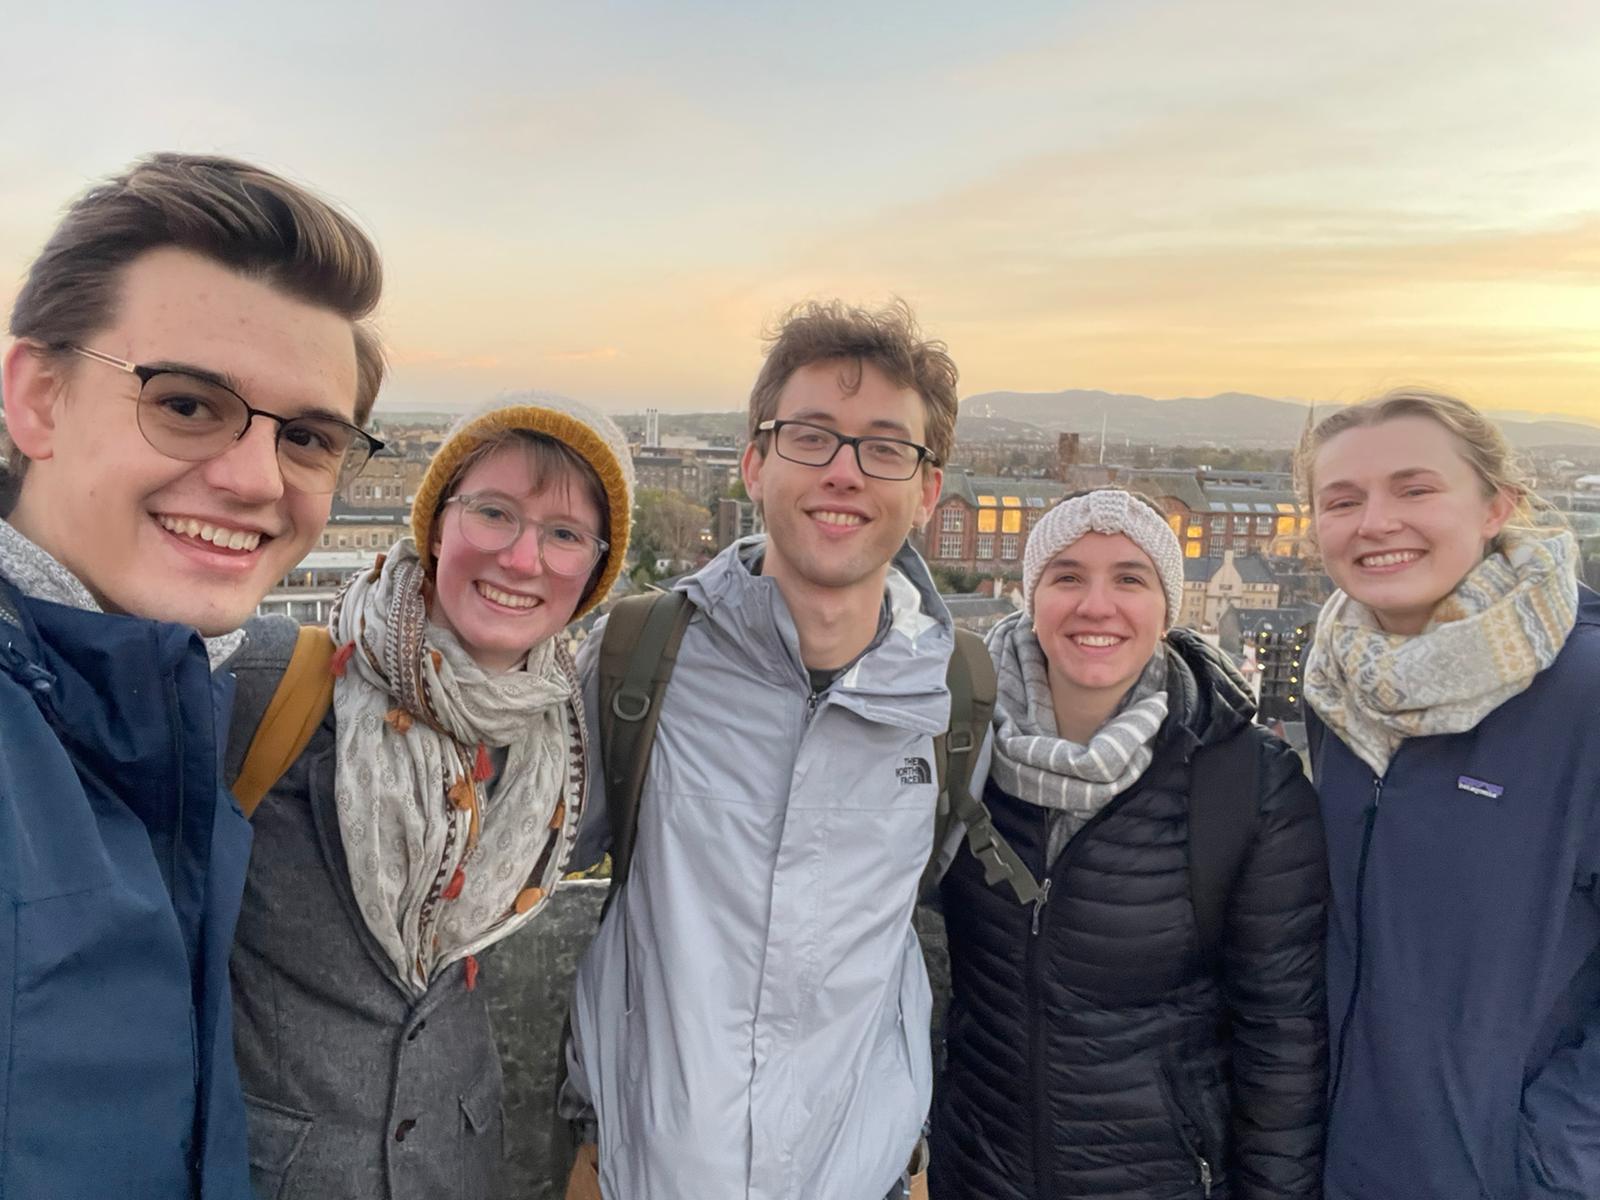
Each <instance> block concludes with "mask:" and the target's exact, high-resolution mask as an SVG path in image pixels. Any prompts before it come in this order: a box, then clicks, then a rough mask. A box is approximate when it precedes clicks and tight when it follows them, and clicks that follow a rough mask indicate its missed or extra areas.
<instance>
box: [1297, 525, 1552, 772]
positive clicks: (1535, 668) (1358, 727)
mask: <svg viewBox="0 0 1600 1200" xmlns="http://www.w3.org/2000/svg"><path fill="white" fill-rule="evenodd" d="M1577 564H1578V548H1577V542H1576V541H1575V540H1574V539H1573V537H1572V535H1571V534H1570V533H1567V532H1566V531H1565V530H1562V531H1559V532H1549V531H1542V532H1539V533H1529V534H1521V535H1517V536H1512V537H1511V538H1509V539H1508V541H1507V544H1506V548H1505V549H1504V550H1503V551H1497V552H1495V553H1492V554H1490V555H1489V556H1488V557H1486V558H1485V559H1484V560H1483V561H1482V562H1481V563H1479V564H1478V565H1477V566H1476V567H1474V568H1473V569H1472V571H1471V572H1470V573H1468V575H1467V577H1466V578H1465V579H1463V580H1462V581H1461V582H1460V583H1459V584H1457V585H1456V589H1455V591H1453V592H1451V593H1450V595H1448V596H1446V597H1445V598H1444V599H1443V600H1442V601H1440V603H1439V606H1438V607H1437V608H1436V609H1435V610H1434V613H1433V617H1432V618H1431V619H1430V620H1429V622H1428V626H1427V628H1425V629H1424V630H1423V631H1422V632H1421V633H1419V634H1417V635H1416V636H1414V637H1407V636H1404V635H1401V634H1393V633H1385V632H1384V631H1383V630H1382V629H1380V628H1378V625H1377V622H1376V620H1375V619H1374V618H1373V616H1372V613H1371V611H1370V610H1369V609H1368V608H1367V607H1366V606H1365V605H1363V604H1360V603H1358V602H1357V601H1355V600H1352V599H1351V598H1350V597H1349V596H1348V595H1346V594H1345V593H1344V592H1335V593H1334V594H1333V596H1332V597H1331V598H1330V599H1329V600H1328V603H1327V604H1326V605H1325V606H1324V607H1323V609H1322V615H1321V616H1320V617H1319V618H1318V620H1317V632H1316V637H1315V638H1314V639H1313V641H1312V645H1311V652H1310V654H1309V655H1308V656H1307V660H1306V680H1305V694H1306V700H1307V701H1309V702H1310V704H1311V707H1312V708H1314V709H1316V712H1317V715H1318V716H1319V717H1321V718H1322V719H1323V721H1325V722H1326V723H1327V725H1328V727H1329V728H1330V729H1332V730H1333V731H1334V732H1335V733H1337V734H1338V735H1339V737H1340V738H1341V739H1342V740H1343V741H1344V743H1345V744H1346V745H1348V746H1349V747H1350V749H1352V750H1353V751H1355V753H1356V754H1357V755H1358V756H1359V757H1360V758H1361V760H1362V761H1363V762H1365V763H1366V764H1367V765H1368V766H1369V767H1371V768H1372V769H1373V770H1374V771H1375V772H1377V773H1378V774H1379V775H1382V774H1383V773H1384V772H1385V771H1386V770H1387V769H1388V767H1389V760H1390V759H1391V758H1393V757H1394V753H1395V751H1396V750H1397V749H1398V748H1399V746H1400V743H1401V742H1402V741H1404V740H1405V739H1406V738H1408V737H1426V736H1429V735H1432V734H1443V733H1464V732H1466V731H1467V730H1469V729H1472V728H1473V727H1474V726H1476V725H1477V724H1478V722H1479V721H1482V720H1483V718H1484V717H1486V716H1488V715H1489V713H1491V712H1493V711H1494V710H1495V709H1496V708H1498V707H1499V706H1500V705H1501V704H1504V703H1505V702H1506V701H1507V700H1509V699H1510V698H1511V697H1512V696H1515V695H1517V694H1518V693H1519V692H1521V691H1523V690H1524V689H1526V688H1527V686H1528V685H1529V684H1530V683H1532V682H1533V677H1534V676H1535V675H1537V674H1538V673H1539V672H1540V671H1542V670H1544V669H1545V668H1546V667H1548V666H1549V665H1550V664H1551V663H1552V662H1554V661H1555V657H1556V655H1557V654H1559V653H1560V652H1561V647H1562V646H1563V645H1565V644H1566V640H1567V635H1568V634H1569V633H1571V632H1572V627H1573V625H1574V624H1575V623H1576V620H1577V613H1578V575H1577Z"/></svg>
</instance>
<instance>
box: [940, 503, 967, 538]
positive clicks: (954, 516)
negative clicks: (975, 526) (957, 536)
mask: <svg viewBox="0 0 1600 1200" xmlns="http://www.w3.org/2000/svg"><path fill="white" fill-rule="evenodd" d="M966 515H967V514H966V513H964V512H962V511H961V509H960V508H959V507H957V506H956V505H954V504H952V505H950V506H948V507H947V508H946V509H945V510H944V514H943V515H942V516H941V517H940V518H939V529H940V531H941V532H943V533H960V532H961V527H962V525H964V524H965V523H966V522H965V517H966Z"/></svg>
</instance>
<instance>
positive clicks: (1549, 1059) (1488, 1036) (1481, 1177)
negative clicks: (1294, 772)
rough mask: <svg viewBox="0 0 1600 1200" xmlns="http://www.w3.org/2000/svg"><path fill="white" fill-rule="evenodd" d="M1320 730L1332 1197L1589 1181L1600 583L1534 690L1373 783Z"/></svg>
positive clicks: (1534, 1192) (1405, 749) (1317, 757)
mask: <svg viewBox="0 0 1600 1200" xmlns="http://www.w3.org/2000/svg"><path fill="white" fill-rule="evenodd" d="M1312 744H1313V748H1314V753H1313V766H1314V767H1315V773H1316V778H1317V785H1318V790H1319V791H1320V792H1321V795H1322V809H1323V817H1324V824H1325V825H1326V828H1327V839H1328V855H1329V862H1330V873H1331V884H1332V905H1331V907H1330V912H1329V930H1328V933H1329V940H1328V1005H1329V1008H1328V1014H1329V1019H1328V1034H1329V1038H1330V1050H1331V1055H1332V1059H1331V1064H1330V1066H1331V1069H1332V1071H1333V1073H1334V1084H1333V1086H1334V1087H1335V1089H1336V1091H1335V1093H1334V1105H1333V1110H1332V1113H1331V1115H1330V1118H1329V1126H1328V1151H1327V1169H1326V1198H1327V1200H1356V1198H1357V1197H1359V1198H1360V1200H1488V1198H1492V1200H1554V1198H1556V1197H1560V1198H1561V1200H1594V1198H1595V1197H1600V886H1597V885H1600V597H1597V596H1596V595H1595V594H1594V593H1593V592H1590V591H1588V590H1587V589H1585V590H1584V591H1583V592H1582V594H1581V597H1580V610H1579V615H1578V624H1577V627H1576V628H1575V629H1574V630H1573V632H1572V634H1571V636H1570V637H1569V638H1568V640H1567V643H1566V646H1565V647H1564V648H1563V649H1562V651H1561V652H1560V654H1559V655H1558V656H1557V657H1556V660H1555V662H1554V663H1552V664H1551V665H1550V667H1549V668H1547V669H1546V670H1544V671H1543V672H1541V673H1540V674H1539V675H1538V676H1537V677H1536V678H1535V679H1534V681H1533V683H1532V685H1531V686H1530V687H1529V688H1528V689H1527V690H1526V691H1524V692H1523V693H1521V694H1520V695H1518V696H1514V697H1512V698H1511V699H1510V700H1507V701H1506V702H1505V703H1504V704H1502V705H1500V707H1499V708H1497V709H1495V710H1494V711H1493V712H1492V713H1490V714H1489V716H1487V717H1486V718H1485V719H1484V720H1483V721H1482V722H1481V723H1480V724H1479V725H1478V726H1477V728H1475V729H1473V730H1471V731H1469V732H1467V733H1460V734H1451V735H1447V736H1438V737H1420V738H1413V739H1410V740H1408V741H1406V742H1405V743H1404V744H1403V745H1402V746H1401V747H1400V749H1399V752H1398V753H1397V754H1396V755H1395V757H1394V758H1393V760H1392V761H1391V762H1390V764H1389V769H1388V771H1387V772H1386V773H1385V775H1384V776H1383V778H1382V779H1377V778H1375V777H1374V776H1373V773H1372V771H1371V769H1370V768H1368V767H1367V766H1366V764H1364V763H1363V762H1361V760H1360V759H1358V758H1357V757H1356V756H1355V755H1354V754H1353V753H1352V752H1351V751H1350V749H1349V748H1348V747H1347V746H1346V745H1345V744H1344V743H1343V742H1341V741H1340V740H1339V739H1338V738H1337V737H1336V736H1334V734H1333V732H1332V731H1331V730H1328V731H1326V732H1324V733H1322V736H1321V741H1320V744H1319V743H1318V741H1317V731H1316V730H1315V729H1314V731H1313V742H1312ZM1369 822H1370V826H1371V828H1370V835H1369V834H1368V823H1369ZM1363 842H1365V843H1366V864H1365V872H1364V878H1363V877H1362V876H1363V871H1362V847H1363ZM1358 880H1359V881H1360V884H1361V886H1360V888H1359V891H1358ZM1358 957H1359V963H1360V981H1359V987H1358V986H1357V978H1356V976H1357V961H1358Z"/></svg>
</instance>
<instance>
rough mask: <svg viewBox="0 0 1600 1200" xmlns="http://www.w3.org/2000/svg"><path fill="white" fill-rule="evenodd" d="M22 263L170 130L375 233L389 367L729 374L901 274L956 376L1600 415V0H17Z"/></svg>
mask: <svg viewBox="0 0 1600 1200" xmlns="http://www.w3.org/2000/svg"><path fill="white" fill-rule="evenodd" d="M7 9H8V11H7V12H6V15H5V21H4V37H5V42H6V45H7V49H8V54H7V56H6V60H7V61H6V66H5V69H4V71H3V73H0V301H3V302H4V303H5V305H6V308H7V311H9V307H10V300H11V298H12V297H13V296H14V294H15V291H16V287H17V284H18V281H19V280H20V277H21V275H22V273H23V272H24V270H25V269H26V267H27V264H28V262H29V260H30V259H31V258H32V256H33V255H34V253H35V252H36V251H37V250H38V248H39V245H40V244H41V242H42V241H43V239H44V238H45V236H46V235H47V234H48V232H49V229H50V227H51V226H52V224H53V223H54V220H55V219H56V217H57V216H58V214H59V211H60V209H61V207H62V205H63V204H64V203H65V202H66V201H67V200H68V199H70V198H71V197H72V196H73V195H74V194H75V193H77V192H78V191H80V190H81V189H82V188H83V187H84V186H85V185H86V183H87V182H89V181H90V180H91V179H93V178H95V177H97V176H100V175H103V174H106V173H108V172H110V171H112V170H114V169H116V168H118V167H119V166H121V165H123V164H125V163H126V162H127V161H129V160H130V159H132V158H133V157H135V156H136V155H138V154H140V153H142V152H144V151H148V150H154V149H169V148H172V149H190V150H206V151H221V152H226V153H231V154H237V155H240V156H243V157H247V158H251V159H255V160H258V161H260V162H262V163H264V164H266V165H269V166H272V167H274V168H276V169H279V170H282V171H284V172H286V173H288V174H290V175H292V176H294V177H295V178H297V179H300V180H303V181H306V182H309V183H311V184H312V185H313V186H315V187H317V188H318V189H320V190H322V191H324V192H326V193H328V194H331V195H333V196H335V197H337V198H338V199H339V200H340V201H341V202H342V203H344V204H345V205H346V206H347V207H349V208H350V209H351V210H352V211H354V212H355V213H356V214H357V216H358V217H359V218H360V219H361V221H362V222H363V223H364V224H365V226H366V227H367V228H368V229H369V230H370V231H371V232H372V233H373V234H374V235H375V236H376V238H377V240H378V242H379V243H380V245H381V247H382V249H383V251H384V254H385V258H386V263H387V268H388V280H389V284H388V289H387V293H386V299H385V302H384V305H383V309H382V314H381V324H382V327H383V330H384V333H385V336H386V339H387V341H388V344H389V345H390V347H391V353H392V359H393V365H394V370H393V377H392V381H391V382H390V384H389V385H388V386H387V388H386V390H385V393H384V395H383V398H382V399H381V401H380V404H381V405H384V406H388V407H390V408H393V409H402V408H446V407H453V406H458V405H465V404H470V403H476V402H477V401H479V400H481V399H483V398H484V397H486V396H489V395H491V394H493V393H495V392H498V391H501V390H503V389H506V388H511V387H540V388H547V389H551V390H555V391H559V392H564V393H566V394H569V395H573V396H577V397H580V398H583V399H587V400H590V401H591V402H595V403H598V404H599V405H601V406H603V407H606V408H609V409H612V410H614V411H625V410H636V409H638V408H641V407H644V406H646V405H652V404H653V405H659V406H660V407H663V408H676V409H687V408H699V409H711V408H733V407H738V406H742V404H743V403H744V400H745V396H746V394H747V392H748V389H749V385H750V381H751V379H752V378H753V376H754V374H755V371H756V368H757V365H758V362H759V355H760V341H759V334H760V332H761V329H762V327H763V325H764V324H765V323H767V322H769V321H770V320H771V319H772V318H773V317H774V316H775V315H776V314H777V313H779V312H780V311H781V310H782V309H783V308H784V307H785V306H786V305H787V304H789V303H790V302H792V301H794V300H797V299H801V298H805V297H811V296H832V295H842V296H845V297H847V298H850V299H854V300H862V301H876V300H881V299H882V298H884V297H885V296H887V295H889V294H891V293H893V294H899V295H902V296H904V297H906V299H908V300H909V301H911V302H912V304H913V305H914V306H915V307H916V308H917V310H918V312H919V314H920V316H921V318H922V320H923V323H924V325H925V326H926V327H927V328H928V329H929V330H930V331H931V332H933V333H936V334H938V335H939V336H941V337H943V338H945V339H946V341H948V343H949V344H950V347H951V350H952V352H953V353H954V355H955V357H956V360H957V362H958V363H959V364H960V366H961V371H962V387H961V390H962V394H963V395H971V394H975V393H978V392H984V391H990V390H997V389H1006V390H1015V391H1054V390H1058V389H1062V388H1072V387H1081V388H1103V389H1106V390H1110V391H1128V392H1138V393H1143V394H1146V395H1153V396H1158V397H1166V396H1182V395H1209V394H1211V393H1213V392H1218V391H1227V390H1235V391H1249V392H1257V393H1260V394H1263V395H1270V396H1284V397H1295V398H1301V399H1306V400H1315V401H1319V402H1323V401H1345V400H1353V399H1358V398H1360V397H1361V396H1363V395H1365V394H1367V393H1369V392H1371V391H1373V390H1376V389H1379V388H1383V387H1387V386H1391V385H1393V384H1397V383H1402V382H1425V383H1429V384H1432V385H1435V386H1439V387H1444V388H1447V389H1450V390H1454V391H1457V392H1458V393H1460V394H1462V395H1464V396H1466V397H1467V398H1469V399H1471V400H1474V401H1475V402H1477V403H1480V404H1482V405H1483V406H1484V407H1487V408H1492V409H1496V410H1501V411H1518V412H1525V413H1536V412H1537V413H1548V414H1556V415H1568V416H1582V417H1586V418H1588V419H1591V420H1596V421H1600V116H1597V114H1600V3H1595V2H1594V0H1572V2H1571V3H1555V2H1551V0H1525V2H1522V3H1516V4H1512V3H1508V2H1506V0H1495V2H1493V3H1486V2H1483V0H1384V2H1372V0H1347V2H1346V3H1343V4H1339V5H1327V4H1318V5H1312V4H1302V3H1294V2H1293V0H1291V2H1290V3H1277V4H1267V3H1265V2H1258V0H1250V2H1246V0H1183V2H1168V0H1092V2H1070V0H1050V2H1048V3H1005V4H997V5H991V6H981V5H977V4H973V3H971V2H970V0H966V2H963V3H944V2H943V0H919V2H917V3H901V2H898V0H896V2H892V3H879V2H875V0H852V2H850V3H837V2H835V0H813V2H812V3H808V4H804V5H789V4H785V5H781V6H778V5H766V4H762V3H759V2H751V3H745V4H734V3H688V2H683V0H680V2H678V3H673V4H666V3H653V4H638V3H634V4H624V3H609V2H605V0H591V2H589V3H581V4H580V3H570V2H568V3H549V4H546V3H528V2H524V3H517V4H510V3H506V4H484V3H475V2H473V0H464V2H457V3H452V4H448V5H439V4H436V3H428V4H419V3H416V2H415V0H392V2H390V3H387V4H383V5H376V4H373V5H364V4H363V5H345V4H323V3H317V4H310V3H302V2H301V0H287V2H280V3H278V4H275V5H273V6H271V8H270V9H269V8H267V7H264V6H263V7H260V8H258V9H256V10H255V12H256V14H257V15H255V16H254V17H252V18H249V19H247V18H246V17H245V16H243V15H242V14H235V13H232V12H229V11H228V6H222V5H215V4H201V3H169V2H165V0H149V2H146V3H141V4H139V5H133V4H130V3H123V4H116V5H102V4H98V3H94V2H92V0H86V2H82V3H77V4H71V5H59V4H58V5H44V4H30V5H27V6H26V7H24V6H22V5H19V4H13V5H8V6H7Z"/></svg>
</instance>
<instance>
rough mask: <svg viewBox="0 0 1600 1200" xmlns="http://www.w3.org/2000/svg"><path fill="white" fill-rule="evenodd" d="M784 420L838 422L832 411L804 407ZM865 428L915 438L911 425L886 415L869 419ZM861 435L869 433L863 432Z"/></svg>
mask: <svg viewBox="0 0 1600 1200" xmlns="http://www.w3.org/2000/svg"><path fill="white" fill-rule="evenodd" d="M784 420H785V421H806V422H808V423H809V424H812V425H826V426H828V427H829V428H833V427H834V426H836V425H838V423H839V422H838V420H837V419H835V417H834V415H833V414H832V413H830V412H826V411H823V410H820V409H805V410H802V411H801V412H797V413H795V414H794V415H793V416H792V417H785V418H784ZM867 428H868V429H872V430H881V431H885V432H888V433H892V434H895V435H897V436H899V437H901V438H903V439H905V440H906V441H908V442H909V441H914V440H915V439H914V438H912V436H911V427H910V426H908V425H907V424H906V423H905V422H904V421H894V420H890V419H889V418H887V417H879V418H878V419H877V420H876V421H869V422H868V423H867ZM862 436H870V435H866V434H863V435H862Z"/></svg>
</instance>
